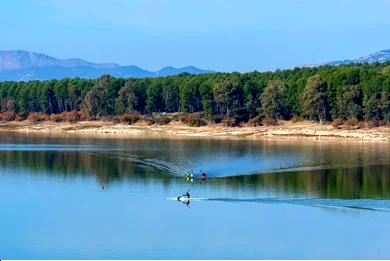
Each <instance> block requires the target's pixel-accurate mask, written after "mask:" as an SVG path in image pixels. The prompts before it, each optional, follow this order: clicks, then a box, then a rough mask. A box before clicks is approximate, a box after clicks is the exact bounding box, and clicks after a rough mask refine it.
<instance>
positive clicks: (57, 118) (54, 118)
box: [50, 113, 63, 122]
mask: <svg viewBox="0 0 390 261" xmlns="http://www.w3.org/2000/svg"><path fill="white" fill-rule="evenodd" d="M50 121H53V122H62V121H63V119H62V117H61V116H60V115H59V114H54V113H52V114H50Z"/></svg>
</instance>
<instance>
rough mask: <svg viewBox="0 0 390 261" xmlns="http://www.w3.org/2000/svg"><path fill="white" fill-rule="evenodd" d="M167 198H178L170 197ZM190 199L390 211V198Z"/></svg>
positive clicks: (192, 199)
mask: <svg viewBox="0 0 390 261" xmlns="http://www.w3.org/2000/svg"><path fill="white" fill-rule="evenodd" d="M167 200H177V197H175V198H174V197H169V198H167ZM190 201H220V202H229V203H245V202H246V203H261V204H293V205H302V206H312V207H329V208H351V209H359V210H373V211H390V200H381V199H319V198H245V199H244V198H242V199H241V198H190Z"/></svg>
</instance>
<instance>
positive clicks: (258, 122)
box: [248, 116, 261, 127]
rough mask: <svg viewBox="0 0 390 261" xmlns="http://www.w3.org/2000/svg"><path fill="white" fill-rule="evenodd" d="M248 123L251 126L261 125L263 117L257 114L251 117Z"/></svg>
mask: <svg viewBox="0 0 390 261" xmlns="http://www.w3.org/2000/svg"><path fill="white" fill-rule="evenodd" d="M248 125H249V126H251V127H258V126H261V117H260V116H256V117H254V118H252V119H249V121H248Z"/></svg>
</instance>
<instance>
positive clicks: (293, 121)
mask: <svg viewBox="0 0 390 261" xmlns="http://www.w3.org/2000/svg"><path fill="white" fill-rule="evenodd" d="M300 121H303V118H302V117H299V116H296V115H294V117H292V119H291V122H292V123H297V122H300Z"/></svg>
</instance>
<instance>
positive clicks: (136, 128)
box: [0, 121, 390, 143]
mask: <svg viewBox="0 0 390 261" xmlns="http://www.w3.org/2000/svg"><path fill="white" fill-rule="evenodd" d="M0 132H15V133H24V134H42V135H47V134H49V135H64V134H65V135H72V136H79V135H81V136H84V135H87V136H99V137H105V136H109V137H118V138H132V137H133V138H134V137H145V138H206V139H248V140H296V141H300V140H312V141H323V140H331V141H347V142H375V143H377V142H380V143H390V127H389V126H382V127H376V128H372V129H353V130H346V129H336V128H334V127H332V126H331V125H330V124H318V123H311V122H308V121H302V122H297V123H292V122H291V121H281V122H280V124H279V125H277V126H260V127H226V126H222V125H218V124H211V125H206V126H202V127H189V126H187V125H185V124H183V123H181V122H171V123H169V124H167V125H144V124H137V123H136V124H133V125H127V124H119V123H113V122H105V121H83V122H77V123H67V122H61V123H55V122H49V121H45V122H42V123H35V124H32V123H30V122H29V121H22V122H16V121H13V122H0Z"/></svg>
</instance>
